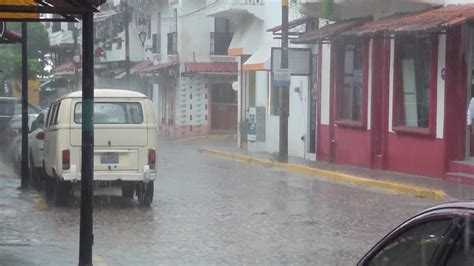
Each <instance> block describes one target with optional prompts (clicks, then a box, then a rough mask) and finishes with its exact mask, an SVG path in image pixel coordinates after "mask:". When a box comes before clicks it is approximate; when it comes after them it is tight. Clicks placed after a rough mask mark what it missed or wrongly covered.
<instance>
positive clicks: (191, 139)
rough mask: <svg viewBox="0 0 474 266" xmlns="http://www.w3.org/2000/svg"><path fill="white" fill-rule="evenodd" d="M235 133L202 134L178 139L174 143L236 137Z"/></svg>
mask: <svg viewBox="0 0 474 266" xmlns="http://www.w3.org/2000/svg"><path fill="white" fill-rule="evenodd" d="M236 136H237V135H236V134H226V135H204V136H196V137H189V138H184V139H179V140H177V141H176V143H185V142H192V141H199V140H224V139H230V138H233V137H236Z"/></svg>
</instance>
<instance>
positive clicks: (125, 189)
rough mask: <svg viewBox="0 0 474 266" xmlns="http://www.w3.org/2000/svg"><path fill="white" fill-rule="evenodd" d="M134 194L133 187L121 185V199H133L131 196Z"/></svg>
mask: <svg viewBox="0 0 474 266" xmlns="http://www.w3.org/2000/svg"><path fill="white" fill-rule="evenodd" d="M134 194H135V188H134V187H133V185H129V184H125V185H122V197H124V198H126V199H133V196H134Z"/></svg>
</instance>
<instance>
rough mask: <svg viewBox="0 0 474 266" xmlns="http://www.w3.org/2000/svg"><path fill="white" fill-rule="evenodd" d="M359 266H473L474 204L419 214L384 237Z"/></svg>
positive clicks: (434, 209)
mask: <svg viewBox="0 0 474 266" xmlns="http://www.w3.org/2000/svg"><path fill="white" fill-rule="evenodd" d="M358 265H361V266H366V265H367V266H377V265H383V266H388V265H447V266H451V265H456V266H463V265H474V201H469V202H457V203H446V204H442V205H439V206H436V207H432V208H429V209H427V210H425V211H422V212H420V213H418V214H417V215H415V216H414V217H412V218H410V219H409V220H408V221H406V222H404V223H403V224H401V225H400V226H398V227H397V228H395V229H394V230H393V231H392V232H390V233H389V234H388V235H387V236H385V237H384V238H383V239H382V240H381V241H380V242H379V243H377V244H376V245H375V246H374V247H373V248H372V249H371V250H370V251H369V252H368V253H367V254H366V255H365V256H364V257H363V258H362V260H360V262H359V263H358Z"/></svg>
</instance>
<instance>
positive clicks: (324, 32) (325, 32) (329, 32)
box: [291, 17, 372, 44]
mask: <svg viewBox="0 0 474 266" xmlns="http://www.w3.org/2000/svg"><path fill="white" fill-rule="evenodd" d="M370 20H372V19H371V18H369V17H365V18H355V19H349V20H342V21H338V22H335V23H333V24H330V25H327V26H324V27H321V28H319V29H316V30H313V31H310V32H308V33H306V34H305V35H303V36H301V37H299V38H297V39H294V40H292V41H291V42H292V43H296V44H310V43H322V42H325V41H329V40H330V39H331V38H333V37H335V36H337V35H339V34H341V33H343V32H345V31H348V30H350V29H352V28H355V27H357V26H360V25H362V24H364V23H365V22H367V21H370Z"/></svg>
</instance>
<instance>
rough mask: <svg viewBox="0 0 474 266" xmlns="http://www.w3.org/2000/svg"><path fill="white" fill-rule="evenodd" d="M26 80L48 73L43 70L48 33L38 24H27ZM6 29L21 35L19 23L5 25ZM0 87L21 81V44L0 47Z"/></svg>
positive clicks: (47, 46)
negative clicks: (7, 83) (6, 83)
mask: <svg viewBox="0 0 474 266" xmlns="http://www.w3.org/2000/svg"><path fill="white" fill-rule="evenodd" d="M27 27H28V34H27V40H28V46H27V47H28V79H30V80H31V79H37V78H39V77H41V76H45V75H47V74H48V73H47V72H46V71H45V70H44V67H45V65H46V60H45V58H44V54H45V52H46V51H47V49H48V48H49V38H48V33H47V32H46V30H45V28H44V27H43V25H42V24H40V23H28V26H27ZM7 29H8V30H10V31H13V32H16V33H20V34H21V23H13V22H9V23H7ZM0 66H2V67H1V68H0V85H1V86H2V88H3V86H4V84H5V82H6V81H8V82H10V83H12V82H14V81H17V80H20V79H21V44H20V43H15V44H1V45H0Z"/></svg>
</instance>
